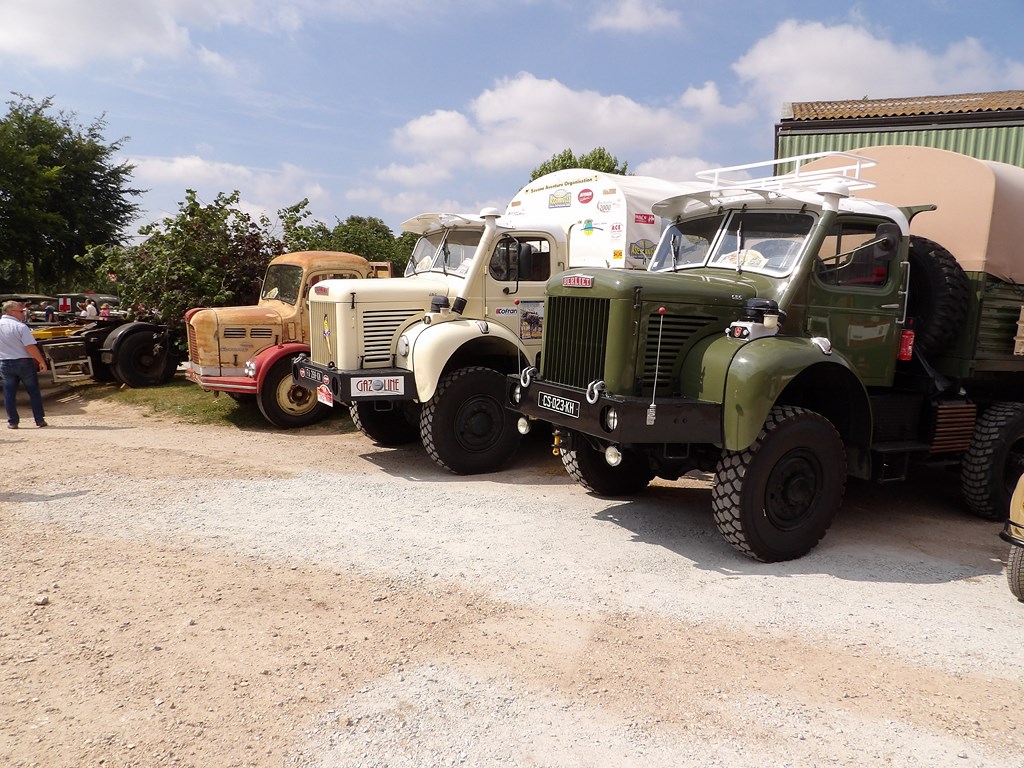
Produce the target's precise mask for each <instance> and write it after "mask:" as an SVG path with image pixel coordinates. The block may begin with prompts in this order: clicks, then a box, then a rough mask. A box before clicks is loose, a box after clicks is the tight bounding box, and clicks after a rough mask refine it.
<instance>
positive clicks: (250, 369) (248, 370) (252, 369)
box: [243, 360, 256, 379]
mask: <svg viewBox="0 0 1024 768" xmlns="http://www.w3.org/2000/svg"><path fill="white" fill-rule="evenodd" d="M243 369H244V370H245V375H246V376H248V377H249V378H250V379H255V378H256V361H255V360H246V361H245V365H244V366H243Z"/></svg>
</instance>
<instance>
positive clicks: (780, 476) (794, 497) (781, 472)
mask: <svg viewBox="0 0 1024 768" xmlns="http://www.w3.org/2000/svg"><path fill="white" fill-rule="evenodd" d="M822 481H823V472H822V467H821V462H819V461H818V457H817V456H815V455H814V454H813V453H812V452H810V451H808V450H805V449H801V450H797V451H790V452H789V453H787V454H786V455H785V456H783V457H782V459H781V460H780V461H778V462H777V463H776V464H775V466H774V467H773V468H772V472H771V474H770V475H769V477H768V483H767V485H766V486H765V493H764V512H765V516H766V517H767V518H768V521H769V522H770V523H771V524H772V525H773V526H774V527H775V528H777V529H779V530H781V531H792V530H795V529H797V528H799V527H800V526H801V525H803V524H804V522H805V521H806V520H807V518H808V517H810V516H811V514H812V512H813V510H814V506H815V501H816V500H817V498H818V496H819V495H820V493H821V488H822Z"/></svg>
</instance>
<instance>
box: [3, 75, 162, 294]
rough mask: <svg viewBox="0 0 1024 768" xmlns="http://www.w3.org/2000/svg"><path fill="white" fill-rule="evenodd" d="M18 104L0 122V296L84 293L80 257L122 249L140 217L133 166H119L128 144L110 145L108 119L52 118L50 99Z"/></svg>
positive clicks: (16, 101) (23, 100) (24, 98)
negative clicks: (102, 247) (105, 248)
mask: <svg viewBox="0 0 1024 768" xmlns="http://www.w3.org/2000/svg"><path fill="white" fill-rule="evenodd" d="M15 96H16V97H17V98H16V99H14V100H11V101H8V102H7V107H8V111H7V114H6V115H5V116H4V117H3V118H2V119H0V290H2V291H6V292H9V291H24V290H32V291H34V292H37V293H38V292H41V291H44V290H45V291H50V292H53V291H56V290H60V289H63V290H71V289H73V288H76V287H82V286H81V283H80V281H81V280H82V279H83V278H85V277H88V274H87V273H86V272H85V271H84V270H83V267H82V265H81V264H80V263H79V262H78V260H77V259H76V257H77V256H78V255H80V254H84V253H85V252H86V250H87V249H88V248H89V247H90V246H93V245H98V244H111V245H118V244H120V243H122V242H123V239H124V235H125V229H126V227H127V226H128V225H129V224H130V223H131V222H132V220H133V219H134V218H135V217H136V215H137V214H138V205H137V204H136V203H134V202H132V201H131V198H132V197H135V196H138V195H140V194H142V190H138V189H134V188H132V187H131V186H129V184H130V179H131V174H132V171H133V170H134V166H132V165H131V164H129V163H126V162H118V161H117V159H116V155H117V154H118V152H120V151H121V148H122V147H123V144H124V141H125V139H118V140H117V141H113V142H107V141H106V139H105V138H104V136H103V132H104V129H105V128H106V122H105V121H104V120H103V118H99V119H97V120H95V121H93V122H92V123H90V124H89V125H86V126H82V125H80V124H78V123H77V117H76V115H75V114H74V113H65V112H57V113H55V114H54V112H53V100H52V98H46V99H43V100H42V101H39V102H36V101H35V100H33V99H32V98H30V97H28V96H23V95H20V94H15Z"/></svg>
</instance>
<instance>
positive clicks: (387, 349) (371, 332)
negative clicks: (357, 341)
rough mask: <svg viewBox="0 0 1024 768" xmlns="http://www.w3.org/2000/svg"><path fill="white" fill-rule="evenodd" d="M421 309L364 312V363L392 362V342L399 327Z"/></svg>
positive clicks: (419, 313) (419, 312)
mask: <svg viewBox="0 0 1024 768" xmlns="http://www.w3.org/2000/svg"><path fill="white" fill-rule="evenodd" d="M421 314H423V310H421V309H371V310H367V311H366V312H364V313H363V365H364V366H366V365H369V364H371V363H384V364H388V363H390V362H391V343H392V341H393V340H394V338H395V335H396V334H397V333H398V329H399V328H401V327H402V326H403V325H405V323H406V322H408V321H409V320H411V319H413V318H414V317H416V316H417V315H421Z"/></svg>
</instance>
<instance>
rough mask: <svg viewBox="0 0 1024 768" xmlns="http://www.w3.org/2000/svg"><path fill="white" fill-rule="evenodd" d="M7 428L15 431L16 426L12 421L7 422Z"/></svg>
mask: <svg viewBox="0 0 1024 768" xmlns="http://www.w3.org/2000/svg"><path fill="white" fill-rule="evenodd" d="M7 428H8V429H17V428H18V425H17V424H15V423H14V422H13V421H9V422H7Z"/></svg>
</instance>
